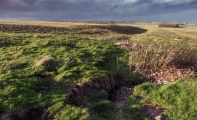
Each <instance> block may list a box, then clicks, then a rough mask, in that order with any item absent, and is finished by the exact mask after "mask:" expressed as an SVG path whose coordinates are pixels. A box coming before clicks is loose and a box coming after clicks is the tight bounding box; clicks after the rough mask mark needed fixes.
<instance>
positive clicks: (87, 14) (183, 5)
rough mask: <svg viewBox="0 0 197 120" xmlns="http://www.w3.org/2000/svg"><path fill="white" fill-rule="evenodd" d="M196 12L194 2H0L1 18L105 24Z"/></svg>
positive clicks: (149, 0) (73, 0)
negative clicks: (100, 22) (129, 18)
mask: <svg viewBox="0 0 197 120" xmlns="http://www.w3.org/2000/svg"><path fill="white" fill-rule="evenodd" d="M190 9H195V10H197V0H0V18H12V19H15V18H17V19H18V18H28V19H32V18H33V19H35V20H94V19H97V20H106V19H110V18H113V19H118V18H119V17H125V18H128V17H129V16H130V17H132V16H144V15H157V14H163V13H173V12H180V11H185V10H190Z"/></svg>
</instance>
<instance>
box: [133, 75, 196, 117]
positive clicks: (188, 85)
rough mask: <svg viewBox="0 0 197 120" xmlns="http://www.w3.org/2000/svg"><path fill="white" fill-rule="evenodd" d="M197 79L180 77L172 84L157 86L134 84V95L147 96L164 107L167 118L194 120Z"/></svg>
mask: <svg viewBox="0 0 197 120" xmlns="http://www.w3.org/2000/svg"><path fill="white" fill-rule="evenodd" d="M196 81H197V79H196V78H193V79H192V78H191V79H180V80H178V81H176V82H175V83H173V84H170V85H163V86H157V85H155V84H151V83H144V84H142V85H139V86H136V87H135V89H134V95H136V96H142V97H145V98H148V99H149V100H151V101H153V102H155V103H157V104H160V105H161V106H163V107H164V108H165V111H164V114H165V116H166V117H167V118H166V119H167V120H195V119H196V118H197V107H196V104H197V97H196V95H195V94H196V92H197V90H196V87H197V82H196Z"/></svg>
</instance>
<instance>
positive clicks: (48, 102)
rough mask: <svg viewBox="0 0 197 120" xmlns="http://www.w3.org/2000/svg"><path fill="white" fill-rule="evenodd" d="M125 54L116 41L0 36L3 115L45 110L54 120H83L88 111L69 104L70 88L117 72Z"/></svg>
mask: <svg viewBox="0 0 197 120" xmlns="http://www.w3.org/2000/svg"><path fill="white" fill-rule="evenodd" d="M125 54H126V53H125V52H124V51H123V50H121V49H120V48H118V47H117V46H115V45H113V44H112V43H105V42H99V41H96V40H90V39H84V38H80V37H76V36H70V37H69V36H64V35H55V34H43V35H42V34H23V33H1V34H0V61H1V65H0V87H1V89H0V96H1V97H0V115H1V117H2V118H3V119H7V118H9V117H11V116H12V115H15V114H18V113H20V112H22V111H24V112H28V111H29V110H30V109H31V108H42V109H43V110H45V112H46V111H48V112H49V117H50V118H56V117H57V118H58V119H69V120H71V119H73V120H74V119H81V118H83V117H84V116H85V114H86V115H88V112H85V113H84V112H82V111H84V109H85V108H84V109H83V108H78V107H74V106H70V107H69V105H67V104H66V103H65V101H66V99H65V98H66V95H67V94H68V89H69V87H70V86H72V84H74V83H78V82H88V81H90V80H92V79H94V78H104V77H106V76H108V75H109V74H112V75H113V74H116V73H117V72H119V71H120V70H119V69H118V66H117V58H118V59H120V60H119V64H120V65H122V64H124V63H125V61H122V59H121V57H124V55H125ZM67 107H68V108H70V109H67ZM60 111H61V112H60ZM23 117H24V116H23Z"/></svg>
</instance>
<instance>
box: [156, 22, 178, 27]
mask: <svg viewBox="0 0 197 120" xmlns="http://www.w3.org/2000/svg"><path fill="white" fill-rule="evenodd" d="M159 27H168V28H178V27H179V25H178V24H173V23H160V24H159Z"/></svg>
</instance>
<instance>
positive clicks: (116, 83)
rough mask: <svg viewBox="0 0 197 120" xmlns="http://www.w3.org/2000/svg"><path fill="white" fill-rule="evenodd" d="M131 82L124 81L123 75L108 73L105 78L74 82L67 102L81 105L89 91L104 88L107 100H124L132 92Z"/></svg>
mask: <svg viewBox="0 0 197 120" xmlns="http://www.w3.org/2000/svg"><path fill="white" fill-rule="evenodd" d="M133 84H134V83H132V82H126V81H125V80H124V78H123V76H120V75H116V76H111V75H109V77H108V80H106V79H95V80H92V81H90V82H87V83H83V84H76V85H75V86H74V87H73V88H72V89H71V90H70V94H69V95H68V96H67V99H66V100H67V103H69V104H72V105H76V106H83V100H84V99H85V98H86V97H87V96H89V95H90V94H91V93H94V92H96V91H100V90H105V91H107V92H108V94H109V97H108V100H110V101H112V102H120V101H125V100H126V98H127V97H128V96H129V95H131V94H132V93H133Z"/></svg>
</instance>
